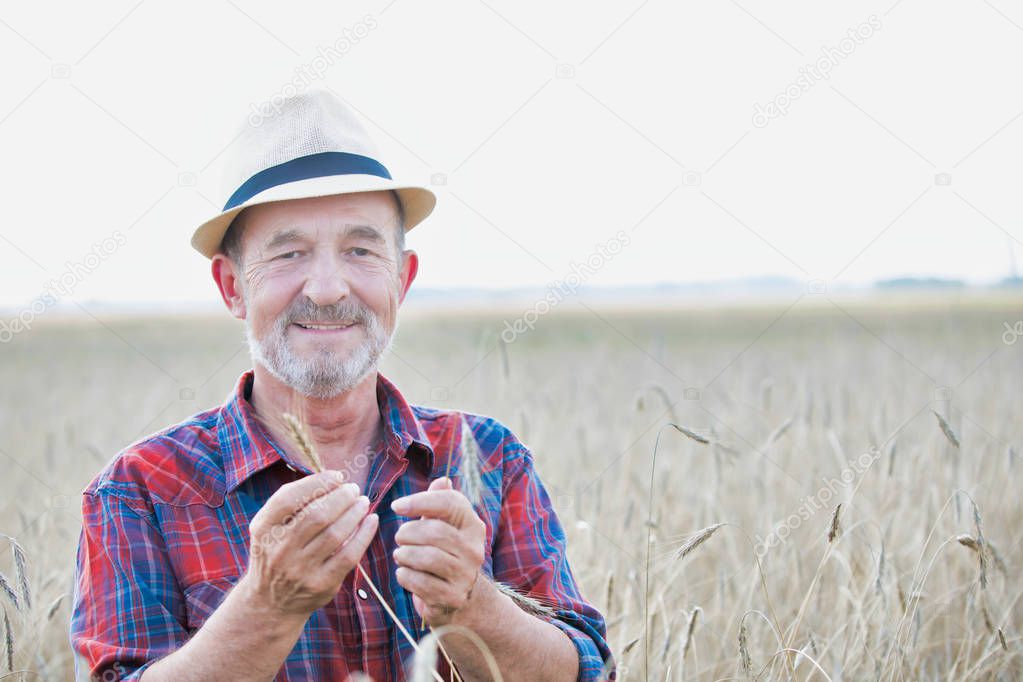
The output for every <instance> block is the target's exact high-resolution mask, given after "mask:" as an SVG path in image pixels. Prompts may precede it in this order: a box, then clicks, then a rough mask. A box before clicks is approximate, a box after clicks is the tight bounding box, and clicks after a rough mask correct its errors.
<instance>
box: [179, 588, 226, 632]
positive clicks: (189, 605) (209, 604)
mask: <svg viewBox="0 0 1023 682" xmlns="http://www.w3.org/2000/svg"><path fill="white" fill-rule="evenodd" d="M237 582H238V577H237V576H233V577H226V578H215V579H213V580H206V581H202V582H197V583H195V584H194V585H190V586H189V587H186V588H185V607H186V609H187V611H188V613H187V614H186V615H187V619H188V620H187V625H188V631H189V632H190V633H191V632H195V631H196V630H198V629H199V628H201V627H202V625H203V623H205V622H206V621H207V620H208V619H209V617H210V616H211V615H213V612H214V611H216V610H217V608H218V607H219V606H220V605H221V604H222V603H223V602H224V599H225V598H226V597H227V593H228V592H230V591H231V589H232V588H234V586H235V584H236V583H237Z"/></svg>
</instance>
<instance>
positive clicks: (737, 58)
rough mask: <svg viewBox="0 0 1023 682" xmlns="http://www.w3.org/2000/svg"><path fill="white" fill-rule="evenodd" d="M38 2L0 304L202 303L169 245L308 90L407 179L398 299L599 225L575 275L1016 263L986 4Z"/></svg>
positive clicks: (1017, 98)
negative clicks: (411, 216) (49, 289)
mask: <svg viewBox="0 0 1023 682" xmlns="http://www.w3.org/2000/svg"><path fill="white" fill-rule="evenodd" d="M58 4H59V6H54V4H53V3H45V4H44V3H21V4H18V5H13V4H10V3H5V4H4V5H3V6H2V9H0V36H2V38H0V60H2V63H3V64H4V67H3V74H4V87H3V88H0V150H2V156H3V162H2V170H0V173H2V174H3V178H2V179H3V185H4V187H5V190H4V192H3V197H4V203H3V212H2V215H3V223H2V225H0V303H3V304H14V305H18V304H22V303H24V302H27V301H30V300H31V299H33V298H35V297H37V296H38V295H39V294H40V293H41V292H42V291H44V288H45V285H46V282H48V281H50V280H52V279H56V278H60V277H61V276H64V277H65V281H67V282H69V283H71V284H72V285H71V286H69V287H67V296H69V297H73V298H74V299H75V300H79V301H87V300H104V301H145V300H152V301H162V302H174V301H215V300H217V293H216V289H215V287H214V285H213V282H212V279H211V278H210V275H209V268H208V261H207V260H206V259H204V258H203V257H202V256H200V255H199V254H198V253H197V252H195V251H193V250H192V249H191V247H190V246H189V243H188V240H189V237H190V235H191V232H192V230H193V229H194V228H195V227H196V226H197V225H198V224H199V223H201V222H203V221H204V220H206V219H208V218H209V217H212V216H213V215H215V214H216V213H217V212H218V210H219V207H220V206H221V205H223V203H224V201H225V199H226V197H227V195H228V194H229V193H230V192H231V191H233V190H234V188H233V187H230V188H224V187H222V186H221V169H222V164H223V162H224V160H225V158H226V157H227V156H228V155H229V154H231V153H232V137H233V135H234V134H235V131H237V129H238V126H239V125H241V124H243V123H244V121H245V120H246V118H247V117H248V116H249V114H250V113H251V112H252V111H253V107H259V106H261V105H262V103H264V102H266V101H268V100H271V99H272V98H273V97H275V96H279V95H280V94H282V93H286V92H288V89H289V88H296V87H297V88H299V89H302V88H305V87H314V86H315V87H328V88H331V89H332V90H334V91H335V92H336V93H337V94H338V95H340V96H341V97H343V98H344V99H346V100H347V101H348V102H349V103H350V104H351V105H352V106H353V107H355V108H356V109H357V110H358V111H359V112H360V113H361V115H362V116H363V117H364V119H365V120H366V123H367V125H368V127H369V129H370V131H371V133H372V134H373V135H374V136H375V139H376V141H377V143H378V146H379V147H380V148H381V151H382V155H383V159H382V160H383V161H384V163H385V165H387V166H388V167H389V168H390V169H391V172H392V174H393V175H394V176H395V177H397V178H406V179H409V180H411V181H414V182H422V183H434V185H433V187H434V189H435V191H436V192H437V193H438V194H439V202H438V206H437V209H436V211H435V212H434V214H433V215H432V216H431V217H430V218H429V219H428V220H427V221H426V222H424V223H422V224H421V225H419V226H418V227H416V228H415V229H414V230H413V231H412V232H411V233H410V234H409V238H408V244H409V246H410V247H411V248H414V249H416V250H417V251H418V252H419V253H420V256H421V259H422V264H421V269H420V275H419V279H418V280H417V283H418V285H420V286H424V287H463V286H472V287H513V286H514V287H519V286H542V285H544V284H546V283H549V282H551V281H554V280H558V279H563V278H565V277H566V276H567V275H568V274H569V273H570V272H572V264H573V262H575V263H579V262H582V261H584V260H585V259H586V258H587V257H588V256H590V255H591V254H592V253H594V252H595V250H596V249H597V246H598V245H601V244H606V243H607V242H608V240H611V239H613V238H614V237H615V235H616V233H618V232H619V231H620V230H621V231H624V232H625V234H627V235H629V237H630V239H629V242H628V244H627V245H626V246H625V247H624V248H622V249H620V252H619V253H618V254H617V255H615V256H614V257H613V258H609V259H604V260H605V262H603V263H602V264H601V266H600V267H599V268H598V269H597V270H596V271H595V272H594V273H593V274H592V275H591V276H589V277H588V279H587V281H586V283H587V284H593V285H607V286H613V285H625V284H647V283H654V282H690V281H705V280H717V279H726V278H735V277H751V276H759V275H782V276H789V277H795V278H798V279H807V280H810V279H821V280H825V281H826V282H829V283H830V286H836V285H839V284H855V283H865V282H870V281H872V280H875V279H877V278H887V277H896V276H903V275H923V276H947V277H958V278H964V279H967V280H969V281H973V282H978V283H979V282H987V281H991V280H995V279H998V278H1000V277H1004V276H1006V275H1007V274H1008V273H1009V268H1010V258H1011V256H1010V253H1011V250H1012V249H1013V248H1014V249H1015V257H1016V258H1017V259H1020V260H1023V226H1021V223H1023V207H1021V202H1020V196H1021V194H1020V187H1021V186H1023V164H1021V163H1020V152H1021V149H1023V120H1021V118H1023V89H1020V88H1019V86H1018V78H1019V68H1018V67H1019V65H1020V64H1021V63H1023V9H1021V8H1020V7H1019V5H1018V4H1015V3H1010V2H1007V1H1006V0H991V1H986V0H978V1H976V2H973V1H969V0H966V1H960V2H941V1H939V2H924V1H923V0H900V1H899V2H896V1H895V0H888V1H886V2H858V3H842V4H835V3H819V2H808V1H807V2H791V3H767V2H753V1H752V0H743V1H742V2H714V3H709V2H704V3H677V2H668V1H667V0H647V1H642V0H640V1H636V2H630V3H592V2H562V3H549V2H542V3H541V2H536V1H532V0H528V1H525V2H516V3H500V4H499V3H496V2H493V1H490V0H488V2H482V1H481V0H457V1H453V2H447V3H443V4H442V5H437V4H436V3H422V2H413V1H412V0H393V1H391V0H382V1H379V2H345V3H339V2H322V3H321V2H316V3H312V2H310V3H287V4H285V3H279V2H278V3H273V2H242V1H240V0H238V1H236V2H232V1H230V0H211V1H208V2H175V3H170V2H159V1H157V0H143V1H142V2H138V1H137V0H131V1H128V2H104V3H99V4H97V3H85V4H83V3H71V2H64V3H58ZM438 8H443V9H444V13H443V14H441V13H438V12H437V9H438ZM329 48H333V49H334V50H336V51H335V52H330V51H329ZM324 55H327V56H326V57H324ZM296 83H297V85H296ZM104 240H106V242H105V244H106V246H103V244H104ZM96 253H99V255H98V256H92V257H89V256H88V254H96ZM87 259H88V261H87ZM76 264H77V265H78V266H79V267H74V266H75V265H76ZM90 264H91V267H90ZM83 266H84V267H83ZM72 271H73V273H74V274H73V275H67V274H66V273H67V272H72ZM72 279H73V281H72Z"/></svg>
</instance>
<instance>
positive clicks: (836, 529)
mask: <svg viewBox="0 0 1023 682" xmlns="http://www.w3.org/2000/svg"><path fill="white" fill-rule="evenodd" d="M841 514H842V503H841V502H839V503H838V506H836V507H835V513H834V514H832V515H831V527H830V528H828V544H830V543H832V542H834V541H835V538H837V537H838V536H839V535H840V534H841V533H842V526H841V518H840V517H841Z"/></svg>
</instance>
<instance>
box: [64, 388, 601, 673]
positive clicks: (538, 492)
mask: <svg viewBox="0 0 1023 682" xmlns="http://www.w3.org/2000/svg"><path fill="white" fill-rule="evenodd" d="M252 378H253V373H252V371H251V370H249V371H247V372H245V373H243V374H242V375H241V377H240V379H239V381H238V384H237V387H236V388H235V390H234V391H233V392H232V394H231V395H230V396H229V398H228V399H227V401H226V402H225V404H223V405H221V406H219V407H217V408H215V409H211V410H208V411H205V412H200V413H198V414H196V415H194V416H192V417H191V418H189V419H187V420H186V421H184V422H182V423H180V424H177V425H174V426H172V427H170V428H167V429H165V430H163V431H160V432H158V433H156V434H153V435H152V436H149V437H147V438H145V439H143V440H142V441H139V442H137V443H134V444H132V445H131V446H129V447H127V448H126V449H125V450H124V451H122V452H121V453H119V455H118V456H117V457H116V458H114V460H113V461H112V462H111V463H110V464H109V465H108V466H107V467H106V468H105V469H104V470H103V471H102V472H101V473H100V474H99V475H98V476H97V477H96V478H95V480H93V481H92V483H90V484H89V486H88V487H87V488H86V490H85V491H84V494H83V504H82V511H83V522H82V525H83V528H82V534H81V538H80V542H79V547H78V557H77V571H76V584H75V595H74V604H73V612H72V619H71V644H72V648H73V649H74V652H75V658H76V665H77V666H80V667H81V668H84V667H86V666H87V667H88V671H87V672H86V671H85V670H84V669H80V670H79V674H81V673H85V674H86V675H88V674H90V673H91V674H92V675H93V676H94V677H93V679H124V680H128V679H138V678H139V677H141V675H142V671H144V670H145V669H146V668H147V667H148V666H149V665H150V664H151V663H152V662H153V661H155V660H157V659H159V658H160V657H162V656H165V655H167V654H169V653H171V652H172V651H174V650H175V649H177V648H179V647H180V646H182V645H183V644H184V643H185V641H186V640H187V639H188V638H189V636H191V635H192V634H193V633H194V632H195V631H196V630H197V629H199V628H200V627H202V625H203V623H204V622H205V621H206V619H207V618H209V616H210V614H212V613H213V611H214V610H215V609H216V608H217V606H218V605H219V604H220V603H221V602H222V601H223V599H224V597H225V596H226V595H227V593H228V591H230V590H231V588H232V586H233V585H234V584H235V583H236V581H237V580H238V579H239V577H241V575H242V574H243V573H244V572H245V569H246V566H247V565H248V547H249V531H248V528H249V522H250V521H251V520H252V518H253V516H255V514H256V512H257V511H259V509H260V508H261V507H262V506H263V505H264V504H265V503H266V501H267V500H268V499H269V497H270V496H271V495H272V494H273V493H274V492H275V491H276V490H277V489H278V488H280V486H282V485H283V484H285V483H288V482H290V481H293V480H296V479H298V478H300V477H302V476H304V475H306V474H308V473H309V469H308V468H307V467H306V466H305V465H304V464H303V463H301V462H296V461H292V460H291V459H289V457H288V455H287V454H286V453H285V452H284V451H283V450H282V449H281V448H280V447H278V446H277V445H276V444H275V443H274V442H273V440H272V439H271V437H270V436H269V434H268V433H267V431H266V430H265V429H264V428H263V427H262V425H261V424H260V423H259V422H258V421H257V419H256V417H255V414H254V412H253V409H252V405H251V403H250V402H249V394H250V392H251V386H252ZM377 402H378V404H379V406H380V414H381V416H382V417H383V419H384V422H385V433H386V434H387V435H386V439H387V440H386V446H385V448H384V450H383V451H382V452H380V453H378V454H377V456H376V457H374V458H373V460H372V463H371V465H370V472H369V476H368V479H367V484H366V487H365V490H364V492H365V494H366V495H367V496H368V497H369V499H370V502H371V510H373V511H376V512H377V513H378V514H379V517H380V519H379V520H380V524H379V530H378V533H377V535H376V537H375V538H374V539H373V541H372V543H371V544H370V546H369V549H368V551H367V552H366V555H365V556H364V557H363V560H362V567H363V569H364V570H366V571H367V573H368V574H369V575H370V577H371V578H372V580H373V582H374V584H376V585H377V586H378V587H379V589H380V591H381V592H382V594H383V597H384V599H386V600H387V602H388V604H390V605H391V606H392V607H393V608H394V610H395V612H396V613H397V615H398V616H399V618H400V619H401V621H402V622H403V624H404V625H405V627H406V628H407V629H408V630H409V631H410V632H412V633H414V636H416V635H419V636H421V635H422V634H423V633H424V630H422V623H421V621H420V619H419V617H418V615H417V614H416V612H415V609H414V607H413V605H412V595H411V593H409V592H408V591H406V590H405V589H404V588H403V587H402V586H401V585H399V584H398V581H397V580H396V578H395V576H394V570H395V565H394V563H393V562H392V561H391V558H390V557H391V552H392V551H393V550H394V549H395V547H396V544H395V541H394V536H395V533H396V532H397V530H398V527H399V526H400V524H401V523H402V522H403V521H404V520H406V519H405V518H404V517H401V516H399V515H397V514H395V513H394V512H393V511H391V507H390V503H391V501H392V500H394V499H397V498H398V497H402V496H404V495H409V494H411V493H414V492H418V491H421V490H426V488H427V487H428V486H429V484H430V481H431V480H432V479H434V478H437V477H438V476H443V475H444V473H445V471H446V468H447V466H448V462H449V459H450V460H451V475H452V476H457V472H458V467H457V465H458V456H457V454H455V452H453V451H456V450H457V445H458V444H459V443H460V433H461V422H462V420H463V419H464V420H465V421H466V422H467V423H468V424H469V426H470V427H471V429H472V433H473V435H474V436H475V438H476V440H477V442H478V445H479V450H480V458H481V469H482V479H483V488H484V494H483V496H482V501H481V503H480V505H479V507H478V508H477V513H479V514H480V516H481V517H482V519H483V520H484V521H485V522H486V526H487V543H486V560H485V561H484V565H483V570H484V572H485V573H486V574H487V575H489V576H491V577H492V578H494V579H495V580H500V581H502V582H505V583H508V584H509V585H511V586H513V587H515V588H516V589H518V590H519V591H521V592H523V593H526V594H529V595H530V596H532V597H534V598H537V599H539V600H540V601H542V602H544V603H546V604H548V605H551V606H552V607H553V608H554V609H555V613H556V616H557V617H556V618H554V619H552V620H551V622H552V623H553V624H554V625H556V626H557V627H559V628H560V629H561V630H563V631H564V632H565V633H566V634H567V635H568V636H569V638H570V639H571V641H572V643H573V644H574V645H575V647H576V649H577V650H578V653H579V677H578V679H579V680H597V679H603V678H604V675H607V674H608V671H610V677H611V678H612V679H613V678H614V672H613V668H614V664H613V658H612V656H611V651H610V649H609V648H608V645H607V641H606V628H605V623H604V619H603V617H602V616H601V614H600V613H599V612H598V611H597V609H596V608H594V607H593V606H592V605H591V604H589V603H588V602H587V601H586V600H585V599H584V598H583V597H582V595H581V594H580V592H579V589H578V587H577V585H576V582H575V578H574V576H573V574H572V571H571V569H570V567H569V564H568V560H567V558H566V554H565V533H564V531H563V529H562V526H561V524H560V523H559V521H558V518H557V515H556V514H555V511H554V509H553V508H552V506H551V500H550V497H549V496H548V494H547V491H546V490H545V489H544V486H543V484H542V483H541V481H540V478H539V476H538V475H537V472H536V470H535V469H534V465H533V456H532V454H531V452H530V451H529V449H528V448H527V447H526V446H525V445H523V444H522V443H521V442H519V440H518V439H517V438H516V437H515V436H514V435H513V434H512V433H511V431H509V430H508V428H507V427H505V426H503V425H502V424H501V423H500V422H498V421H497V420H495V419H492V418H490V417H486V416H480V415H474V414H468V413H463V412H458V411H454V410H440V409H432V408H427V407H421V406H418V405H409V404H408V403H407V402H406V401H405V399H404V398H403V397H402V395H401V393H400V392H399V391H398V389H397V388H396V387H395V386H394V385H393V384H392V383H391V382H390V381H388V380H387V379H386V378H384V377H383V375H381V374H379V373H378V374H377ZM453 455H454V456H453ZM363 582H364V581H363V580H361V579H360V577H359V576H358V572H357V571H352V572H351V573H349V575H348V577H347V578H346V579H345V581H344V583H343V584H342V586H341V589H340V590H339V591H338V593H337V596H336V597H335V598H334V600H333V601H331V602H330V603H329V604H327V605H326V606H324V607H322V608H320V609H318V610H316V611H315V612H314V613H313V614H312V615H311V616H310V618H309V620H308V622H307V623H306V626H305V629H304V630H303V631H302V634H301V636H300V638H299V639H298V642H297V643H296V644H295V647H294V649H292V651H291V654H290V655H289V656H288V658H287V659H286V660H285V662H284V665H283V667H282V668H281V669H280V672H279V673H278V675H277V678H276V679H278V680H343V679H345V678H346V677H347V676H348V675H349V674H350V673H352V672H354V671H360V670H361V671H363V672H365V673H367V674H368V675H370V676H371V677H372V678H373V679H374V680H376V681H377V682H383V681H384V680H403V679H405V673H406V670H407V664H408V663H409V662H410V656H411V654H412V653H413V651H412V647H411V645H410V644H409V643H408V642H407V641H406V640H405V639H404V638H403V637H402V636H401V634H400V633H399V632H398V631H397V629H396V628H395V627H394V625H393V623H392V622H391V621H390V619H389V618H388V616H387V614H386V613H385V611H384V609H383V608H382V607H381V605H380V604H379V603H378V602H377V600H376V598H375V597H374V596H373V594H372V592H371V591H369V590H368V589H367V588H366V586H365V585H363ZM441 665H442V666H443V665H444V664H443V663H442V664H441ZM111 672H112V673H113V675H111ZM443 672H444V673H446V672H447V671H446V670H444V671H443ZM104 673H106V674H104Z"/></svg>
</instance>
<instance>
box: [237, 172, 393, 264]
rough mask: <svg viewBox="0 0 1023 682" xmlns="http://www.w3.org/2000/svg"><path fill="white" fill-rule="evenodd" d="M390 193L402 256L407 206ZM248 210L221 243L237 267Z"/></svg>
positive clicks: (240, 256) (240, 213)
mask: <svg viewBox="0 0 1023 682" xmlns="http://www.w3.org/2000/svg"><path fill="white" fill-rule="evenodd" d="M389 191H390V192H391V195H392V196H393V197H394V201H395V203H396V204H397V206H398V209H397V211H398V224H397V229H396V230H395V233H394V242H395V248H396V249H397V253H398V255H399V256H400V255H401V252H402V251H404V250H405V204H403V203H402V201H401V197H400V196H399V195H398V192H396V191H395V190H393V189H392V190H389ZM246 210H247V209H244V208H243V209H242V210H241V211H239V212H238V214H237V215H236V216H235V217H234V219H233V220H232V221H231V224H230V225H228V227H227V232H225V233H224V237H223V239H221V241H220V251H221V253H223V254H224V255H225V256H227V257H228V258H229V259H230V260H231V262H232V263H234V264H235V265H236V266H240V265H241V264H242V232H244V229H243V228H244V226H245V224H244V223H245V221H244V219H242V220H239V218H241V217H242V214H243V213H245V211H246Z"/></svg>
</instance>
